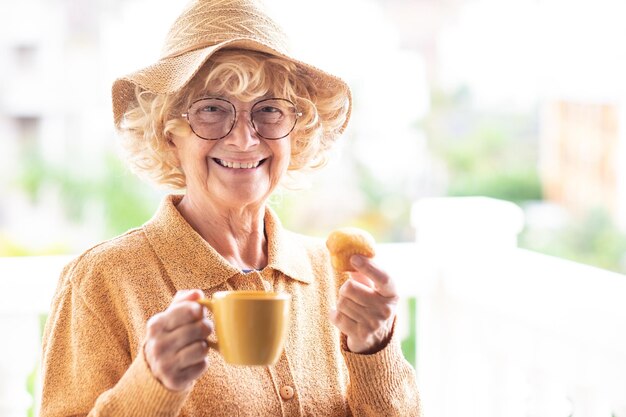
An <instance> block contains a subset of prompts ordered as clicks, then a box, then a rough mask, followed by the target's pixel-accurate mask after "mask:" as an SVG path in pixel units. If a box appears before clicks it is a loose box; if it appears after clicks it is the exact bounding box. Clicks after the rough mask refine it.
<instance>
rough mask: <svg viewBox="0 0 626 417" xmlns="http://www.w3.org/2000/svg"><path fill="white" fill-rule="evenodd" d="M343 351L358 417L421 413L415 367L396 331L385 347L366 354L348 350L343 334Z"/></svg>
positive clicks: (350, 395)
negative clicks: (403, 350) (402, 347)
mask: <svg viewBox="0 0 626 417" xmlns="http://www.w3.org/2000/svg"><path fill="white" fill-rule="evenodd" d="M341 353H342V355H343V357H344V360H345V362H346V366H347V367H348V373H349V378H350V382H349V384H348V404H349V407H350V410H351V411H352V414H353V415H354V416H355V417H365V416H372V417H373V416H390V417H391V416H399V417H400V416H402V417H419V416H421V406H420V399H419V393H418V390H417V381H416V375H415V370H414V369H413V368H412V367H411V365H410V364H409V363H408V362H407V361H406V359H405V358H404V355H403V354H402V349H401V348H400V341H399V340H398V337H397V332H396V331H395V326H394V332H393V335H392V337H391V339H390V341H389V343H388V344H387V346H385V347H384V348H383V349H382V350H380V351H378V352H376V353H374V354H371V355H362V354H358V353H352V352H350V351H349V350H348V347H347V343H346V336H345V335H343V334H342V335H341Z"/></svg>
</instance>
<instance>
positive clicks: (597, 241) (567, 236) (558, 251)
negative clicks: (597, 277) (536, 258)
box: [519, 208, 626, 273]
mask: <svg viewBox="0 0 626 417" xmlns="http://www.w3.org/2000/svg"><path fill="white" fill-rule="evenodd" d="M519 240H520V242H519V245H520V247H523V248H526V249H531V250H535V251H538V252H542V253H545V254H548V255H553V256H558V257H561V258H565V259H570V260H572V261H576V262H582V263H585V264H589V265H594V266H597V267H600V268H604V269H608V270H611V271H615V272H620V273H626V264H625V263H624V261H625V258H624V254H626V235H624V233H622V232H620V231H619V229H618V228H617V226H616V225H615V224H614V222H613V220H612V219H611V216H610V215H609V213H608V212H607V211H606V210H605V209H602V208H597V209H594V210H591V211H590V212H588V213H586V214H584V215H583V216H582V218H575V219H573V220H571V221H570V222H568V223H567V224H566V225H564V226H563V227H561V228H559V229H557V230H541V229H533V228H527V229H526V230H525V231H524V232H523V233H522V234H521V235H520V239H519Z"/></svg>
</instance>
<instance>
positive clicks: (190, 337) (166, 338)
mask: <svg viewBox="0 0 626 417" xmlns="http://www.w3.org/2000/svg"><path fill="white" fill-rule="evenodd" d="M211 333H213V323H212V322H211V320H209V319H208V318H203V319H201V320H198V321H196V322H193V323H189V324H185V325H183V326H180V327H178V328H176V329H174V330H172V331H171V332H168V333H166V334H165V335H163V336H162V337H161V340H159V343H160V344H162V346H163V347H162V351H163V352H172V353H177V352H179V351H181V350H183V349H184V348H185V347H186V346H188V345H191V344H193V343H196V342H198V341H205V340H206V339H207V338H208V337H209V336H210V335H211Z"/></svg>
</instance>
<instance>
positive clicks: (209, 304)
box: [196, 298, 220, 352]
mask: <svg viewBox="0 0 626 417" xmlns="http://www.w3.org/2000/svg"><path fill="white" fill-rule="evenodd" d="M196 302H197V303H198V304H200V305H201V306H204V307H206V308H208V309H209V310H210V311H211V312H212V311H213V300H211V299H210V298H200V299H199V300H196ZM206 342H207V344H208V345H209V347H210V348H211V349H215V350H217V351H218V352H219V350H220V349H219V345H218V343H217V342H213V341H211V340H208V339H207V341H206Z"/></svg>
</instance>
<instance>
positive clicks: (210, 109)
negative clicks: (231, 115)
mask: <svg viewBox="0 0 626 417" xmlns="http://www.w3.org/2000/svg"><path fill="white" fill-rule="evenodd" d="M220 110H221V109H220V108H218V107H217V106H204V107H202V108H201V109H200V111H201V112H205V113H213V112H217V111H220Z"/></svg>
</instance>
